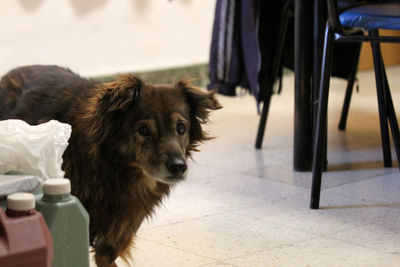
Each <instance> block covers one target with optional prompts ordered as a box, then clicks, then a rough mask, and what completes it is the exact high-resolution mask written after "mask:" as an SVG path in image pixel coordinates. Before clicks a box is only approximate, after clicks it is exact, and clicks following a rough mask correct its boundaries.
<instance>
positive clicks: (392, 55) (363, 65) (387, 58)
mask: <svg viewBox="0 0 400 267" xmlns="http://www.w3.org/2000/svg"><path fill="white" fill-rule="evenodd" d="M379 34H380V35H382V36H384V35H387V36H391V35H392V36H400V34H399V32H398V31H389V30H388V31H380V33H379ZM381 51H382V56H383V62H384V63H385V66H390V65H398V64H400V44H390V43H382V44H381ZM373 67H374V63H373V57H372V49H371V45H370V43H363V44H362V47H361V54H360V63H359V66H358V69H359V70H367V69H372V68H373Z"/></svg>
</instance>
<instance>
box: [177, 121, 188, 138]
mask: <svg viewBox="0 0 400 267" xmlns="http://www.w3.org/2000/svg"><path fill="white" fill-rule="evenodd" d="M176 131H177V132H178V134H180V135H183V134H184V133H185V131H186V125H185V124H183V123H182V122H178V124H177V125H176Z"/></svg>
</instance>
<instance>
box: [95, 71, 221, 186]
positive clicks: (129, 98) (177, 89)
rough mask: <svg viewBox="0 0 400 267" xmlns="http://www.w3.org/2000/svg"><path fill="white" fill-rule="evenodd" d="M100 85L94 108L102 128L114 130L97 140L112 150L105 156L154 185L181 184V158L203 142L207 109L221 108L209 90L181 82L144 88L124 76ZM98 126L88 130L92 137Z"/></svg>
mask: <svg viewBox="0 0 400 267" xmlns="http://www.w3.org/2000/svg"><path fill="white" fill-rule="evenodd" d="M104 85H105V88H106V89H104V88H102V89H101V91H102V96H101V97H97V99H96V101H97V103H98V104H97V109H98V110H100V111H101V114H102V115H101V116H102V117H103V118H104V119H105V120H106V122H103V127H108V128H109V127H110V126H104V125H105V124H106V123H110V124H112V125H114V126H113V127H114V129H110V130H109V131H104V129H103V131H102V134H100V135H99V136H98V138H100V139H102V140H103V142H104V143H105V146H107V147H110V146H111V147H112V149H111V150H112V152H111V154H113V155H114V157H118V158H120V159H121V160H120V161H123V162H125V163H126V164H127V165H130V166H134V167H139V168H140V169H141V171H142V172H143V174H145V176H146V177H149V178H152V179H154V180H156V181H158V182H161V183H164V184H174V183H176V182H179V181H181V180H184V179H185V177H186V174H187V163H186V159H187V157H188V156H190V154H191V152H192V151H196V147H197V145H198V143H199V142H202V141H204V140H207V139H208V137H207V136H206V134H205V132H204V131H203V129H202V126H201V124H203V123H205V122H206V121H207V118H208V112H209V110H213V109H218V108H221V106H220V104H219V103H218V101H217V100H216V99H215V96H214V94H215V92H203V91H201V90H199V89H198V88H195V87H193V86H192V85H191V84H190V83H189V82H187V81H184V80H181V81H179V82H177V83H176V84H174V85H151V84H145V83H143V82H141V81H140V80H139V79H137V78H135V77H134V76H130V75H127V76H122V77H121V78H120V81H118V82H113V83H107V84H104ZM97 114H99V113H97ZM101 127H102V126H97V130H96V129H95V128H93V129H92V130H91V131H92V134H93V133H95V132H96V131H98V130H100V128H101Z"/></svg>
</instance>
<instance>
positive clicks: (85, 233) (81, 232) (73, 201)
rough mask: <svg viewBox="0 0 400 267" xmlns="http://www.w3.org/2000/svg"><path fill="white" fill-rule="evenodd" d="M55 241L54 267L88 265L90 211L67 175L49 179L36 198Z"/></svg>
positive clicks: (81, 266)
mask: <svg viewBox="0 0 400 267" xmlns="http://www.w3.org/2000/svg"><path fill="white" fill-rule="evenodd" d="M36 209H37V210H38V211H40V212H41V213H42V214H43V216H44V218H45V220H46V222H47V225H48V227H49V229H50V233H51V235H52V237H53V242H54V261H53V267H62V266H65V267H71V266H79V267H85V266H89V215H88V213H87V212H86V210H85V208H84V207H83V206H82V204H81V202H80V201H79V199H77V198H76V197H74V196H72V195H71V183H70V181H69V180H68V179H49V180H46V182H45V184H44V186H43V195H39V196H38V197H37V200H36Z"/></svg>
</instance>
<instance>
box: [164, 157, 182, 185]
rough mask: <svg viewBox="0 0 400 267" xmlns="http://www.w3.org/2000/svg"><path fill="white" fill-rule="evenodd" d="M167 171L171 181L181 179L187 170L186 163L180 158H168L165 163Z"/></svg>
mask: <svg viewBox="0 0 400 267" xmlns="http://www.w3.org/2000/svg"><path fill="white" fill-rule="evenodd" d="M165 165H166V167H167V170H168V171H169V173H170V174H171V179H172V180H175V179H183V178H184V174H185V172H186V170H187V165H186V161H185V160H184V159H183V158H181V157H170V158H168V160H167V161H166V163H165Z"/></svg>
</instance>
